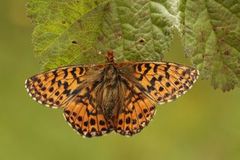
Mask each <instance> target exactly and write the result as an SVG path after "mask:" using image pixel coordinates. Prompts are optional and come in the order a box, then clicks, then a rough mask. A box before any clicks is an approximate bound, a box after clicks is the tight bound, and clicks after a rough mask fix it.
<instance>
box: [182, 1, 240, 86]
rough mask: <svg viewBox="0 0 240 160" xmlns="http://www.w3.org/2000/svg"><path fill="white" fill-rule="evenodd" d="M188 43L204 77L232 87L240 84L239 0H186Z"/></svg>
mask: <svg viewBox="0 0 240 160" xmlns="http://www.w3.org/2000/svg"><path fill="white" fill-rule="evenodd" d="M180 9H181V17H182V25H183V33H184V37H183V39H184V47H185V52H186V54H187V55H188V56H191V57H192V61H193V63H194V64H196V65H197V67H198V68H199V70H200V73H201V75H202V77H203V78H209V79H211V82H212V85H213V86H214V88H221V89H222V90H223V91H229V90H231V89H233V88H234V87H235V86H236V85H239V84H240V3H239V0H182V2H181V6H180Z"/></svg>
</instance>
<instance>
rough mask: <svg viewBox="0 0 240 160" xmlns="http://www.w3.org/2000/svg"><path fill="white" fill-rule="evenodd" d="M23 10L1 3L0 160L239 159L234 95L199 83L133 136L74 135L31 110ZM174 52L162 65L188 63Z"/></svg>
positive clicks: (238, 95) (49, 115)
mask: <svg viewBox="0 0 240 160" xmlns="http://www.w3.org/2000/svg"><path fill="white" fill-rule="evenodd" d="M25 3H26V1H25V0H1V2H0V65H1V66H0V77H1V79H0V89H1V90H0V107H1V110H0V160H42V159H46V160H50V159H51V160H52V159H58V160H62V159H71V160H77V159H98V160H108V159H115V160H122V159H125V158H127V159H131V160H146V159H147V160H152V159H162V160H181V159H184V160H203V159H204V160H239V159H240V89H235V90H234V91H232V92H228V93H222V92H221V91H220V90H214V89H213V88H212V87H210V82H208V81H203V80H199V81H197V83H196V84H195V85H194V87H193V88H192V89H191V90H190V91H189V92H188V93H187V94H186V95H184V96H182V97H181V98H179V99H178V100H177V101H175V102H172V103H169V104H165V105H162V106H159V107H158V112H157V114H156V115H155V118H154V120H153V121H152V122H151V123H150V125H149V126H148V127H146V128H145V129H144V130H143V131H142V132H141V133H140V134H138V135H135V136H133V137H131V138H126V137H123V136H120V135H117V134H110V135H107V136H103V137H100V138H92V139H84V138H82V137H80V136H79V135H77V134H76V133H75V132H74V131H73V130H72V129H71V128H70V127H69V126H68V125H67V123H66V122H64V119H63V117H62V111H61V110H51V109H48V108H45V107H43V106H41V105H39V104H37V103H35V102H34V101H33V100H31V99H30V97H29V96H28V95H27V93H26V91H25V89H24V81H25V79H26V78H28V77H29V76H31V75H33V74H35V73H38V72H39V69H40V66H39V65H38V61H37V59H36V58H34V54H33V48H32V44H31V32H32V29H33V26H32V24H31V22H30V20H29V19H28V18H27V17H26V15H25ZM173 46H174V47H173V48H171V51H170V53H169V54H168V55H166V58H165V60H168V61H174V62H179V63H186V64H189V60H188V59H185V58H184V56H183V49H182V47H181V45H180V42H179V39H178V38H175V40H174V42H173Z"/></svg>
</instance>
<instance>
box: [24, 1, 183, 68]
mask: <svg viewBox="0 0 240 160" xmlns="http://www.w3.org/2000/svg"><path fill="white" fill-rule="evenodd" d="M177 2H178V1H175V0H161V1H160V0H155V1H154V0H152V1H150V0H141V1H140V0H138V1H128V0H108V1H107V0H95V1H92V0H83V1H79V0H69V1H65V0H64V1H63V0H30V1H29V3H28V15H29V16H30V17H31V18H32V21H33V23H34V24H35V28H34V32H33V43H34V51H35V53H36V55H38V56H39V57H40V59H41V63H42V66H43V68H44V69H50V68H56V67H59V66H62V65H69V64H80V63H98V62H99V61H100V62H101V61H102V60H103V58H104V56H102V55H100V54H98V53H105V52H106V51H108V50H114V51H115V52H116V58H117V59H119V60H124V59H125V60H133V59H134V60H148V59H152V60H159V59H161V58H162V57H163V54H164V53H166V52H167V51H168V49H169V45H170V42H171V39H172V36H173V29H174V28H175V27H179V18H178V6H177V4H178V3H177Z"/></svg>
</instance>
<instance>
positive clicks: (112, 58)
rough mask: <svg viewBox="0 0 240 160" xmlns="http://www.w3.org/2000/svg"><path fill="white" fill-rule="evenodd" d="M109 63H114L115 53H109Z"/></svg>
mask: <svg viewBox="0 0 240 160" xmlns="http://www.w3.org/2000/svg"><path fill="white" fill-rule="evenodd" d="M106 60H107V63H114V55H113V51H108V52H107V55H106Z"/></svg>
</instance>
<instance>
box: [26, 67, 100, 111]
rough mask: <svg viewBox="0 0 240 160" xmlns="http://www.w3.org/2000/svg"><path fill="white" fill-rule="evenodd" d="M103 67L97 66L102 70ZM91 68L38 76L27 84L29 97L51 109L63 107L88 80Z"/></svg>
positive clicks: (62, 70) (30, 79)
mask: <svg viewBox="0 0 240 160" xmlns="http://www.w3.org/2000/svg"><path fill="white" fill-rule="evenodd" d="M101 67H102V66H95V68H101ZM89 69H90V67H83V66H70V67H62V68H58V69H55V70H51V71H48V72H45V73H42V74H37V75H35V76H33V77H31V78H29V79H27V80H26V82H25V87H26V89H27V91H28V93H29V95H30V96H31V97H32V98H33V99H34V100H36V101H37V102H39V103H41V104H44V105H46V106H49V107H55V108H56V107H62V106H63V105H64V104H65V103H67V102H68V101H69V99H71V97H73V96H75V95H76V94H75V92H76V90H77V89H78V87H79V86H81V85H82V84H83V82H84V81H85V80H86V78H87V74H86V73H88V72H89Z"/></svg>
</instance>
